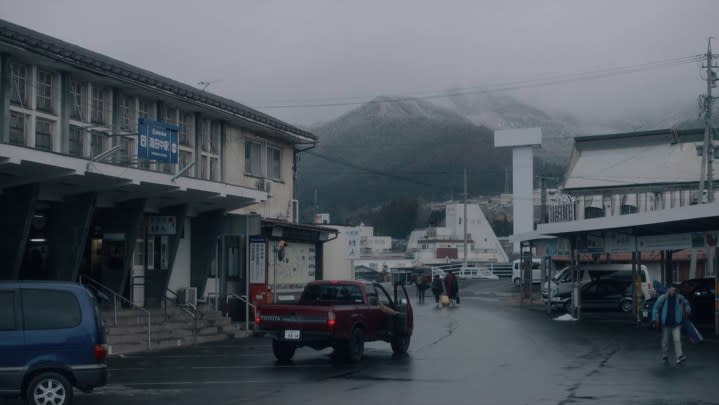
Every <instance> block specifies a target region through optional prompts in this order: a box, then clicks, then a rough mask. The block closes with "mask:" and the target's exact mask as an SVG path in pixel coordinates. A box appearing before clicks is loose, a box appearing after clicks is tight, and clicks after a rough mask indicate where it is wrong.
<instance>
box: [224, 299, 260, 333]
mask: <svg viewBox="0 0 719 405" xmlns="http://www.w3.org/2000/svg"><path fill="white" fill-rule="evenodd" d="M230 298H236V299H238V300H240V301H242V302H244V303H245V304H246V305H249V306H250V307H251V308H252V309H253V310H257V306H256V305H254V304H253V303H251V302H250V300H249V299H248V298H247V296H246V295H237V294H228V295H227V296H226V297H225V304H228V303H229V302H230ZM248 318H249V317H248V316H246V317H245V330H246V331H248V330H250V320H249V319H248Z"/></svg>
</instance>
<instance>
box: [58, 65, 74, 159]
mask: <svg viewBox="0 0 719 405" xmlns="http://www.w3.org/2000/svg"><path fill="white" fill-rule="evenodd" d="M70 81H71V76H70V73H68V72H62V73H61V74H60V93H59V95H60V110H59V111H58V115H59V117H60V151H61V153H65V154H69V153H70V112H71V111H72V98H71V97H70Z"/></svg>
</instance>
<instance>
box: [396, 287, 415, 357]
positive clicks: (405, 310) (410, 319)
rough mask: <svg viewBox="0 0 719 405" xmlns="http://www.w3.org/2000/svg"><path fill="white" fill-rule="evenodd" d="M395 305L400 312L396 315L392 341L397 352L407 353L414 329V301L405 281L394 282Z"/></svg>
mask: <svg viewBox="0 0 719 405" xmlns="http://www.w3.org/2000/svg"><path fill="white" fill-rule="evenodd" d="M394 306H395V308H394V309H395V310H396V311H398V312H399V314H397V315H395V316H394V325H393V326H394V327H393V329H394V330H393V331H392V340H391V342H390V343H391V344H392V351H393V352H394V353H395V354H405V353H407V350H408V349H409V344H410V340H411V338H412V331H413V329H414V313H413V312H412V303H411V301H410V299H409V294H407V289H406V288H405V286H404V283H401V282H395V283H394Z"/></svg>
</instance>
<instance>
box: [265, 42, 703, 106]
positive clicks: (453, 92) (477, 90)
mask: <svg viewBox="0 0 719 405" xmlns="http://www.w3.org/2000/svg"><path fill="white" fill-rule="evenodd" d="M703 57H704V55H692V56H684V57H680V58H672V59H663V60H658V61H654V62H647V63H642V64H637V65H627V66H619V67H614V68H607V69H598V70H590V71H586V72H581V73H574V74H565V75H555V76H545V77H542V78H536V79H527V80H520V81H511V82H504V83H497V84H494V85H485V86H474V87H465V88H461V89H446V90H442V91H441V92H436V91H435V92H418V93H414V94H413V95H412V93H409V94H410V95H407V94H405V95H404V96H399V97H395V98H392V99H383V100H368V98H370V97H343V98H329V99H318V100H327V101H326V102H323V101H319V102H308V103H287V104H276V105H264V106H256V107H255V108H258V109H288V108H324V107H341V106H352V105H361V104H366V103H373V102H374V103H380V102H390V103H395V102H403V101H411V100H416V99H435V98H447V97H454V96H461V95H471V94H484V93H493V92H500V91H509V90H519V89H525V88H537V87H545V86H552V85H557V84H564V83H569V82H573V81H578V80H593V79H601V78H606V77H611V76H618V75H624V74H630V73H637V72H641V71H645V70H656V69H661V68H666V67H673V66H679V65H684V64H689V63H696V62H698V61H701V60H702V58H703ZM427 93H430V94H427ZM331 100H350V101H337V102H331ZM351 100H355V101H351Z"/></svg>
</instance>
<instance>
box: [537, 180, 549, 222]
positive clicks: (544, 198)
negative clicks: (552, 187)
mask: <svg viewBox="0 0 719 405" xmlns="http://www.w3.org/2000/svg"><path fill="white" fill-rule="evenodd" d="M539 184H540V190H541V192H542V195H541V197H540V198H541V200H540V201H541V204H542V205H541V209H540V210H541V213H540V218H539V223H540V224H546V223H547V187H546V186H545V184H544V176H542V177H540V178H539Z"/></svg>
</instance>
